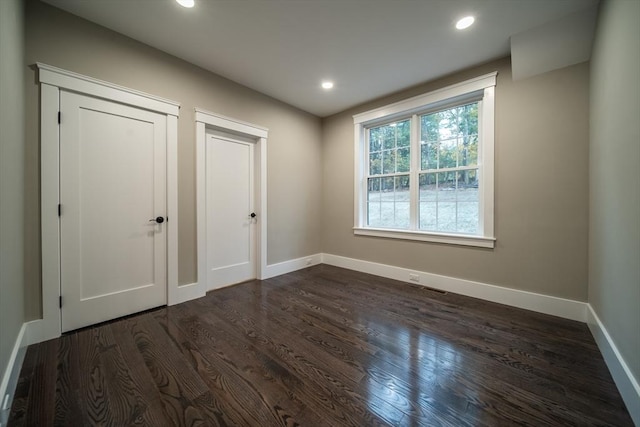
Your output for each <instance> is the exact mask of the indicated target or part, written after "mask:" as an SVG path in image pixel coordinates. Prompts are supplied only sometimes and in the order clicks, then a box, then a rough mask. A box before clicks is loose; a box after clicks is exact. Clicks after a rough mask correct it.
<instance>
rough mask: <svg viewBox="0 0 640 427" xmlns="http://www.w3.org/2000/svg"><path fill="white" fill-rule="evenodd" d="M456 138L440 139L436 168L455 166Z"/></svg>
mask: <svg viewBox="0 0 640 427" xmlns="http://www.w3.org/2000/svg"><path fill="white" fill-rule="evenodd" d="M457 149H458V147H457V138H452V139H445V140H443V141H440V150H439V159H438V169H444V168H455V167H456V166H457V158H458V156H457V154H458V153H457Z"/></svg>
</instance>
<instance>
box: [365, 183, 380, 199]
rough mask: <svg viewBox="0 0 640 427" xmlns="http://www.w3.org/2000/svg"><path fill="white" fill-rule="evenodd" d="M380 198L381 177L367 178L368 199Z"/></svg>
mask: <svg viewBox="0 0 640 427" xmlns="http://www.w3.org/2000/svg"><path fill="white" fill-rule="evenodd" d="M372 200H373V201H379V200H380V178H369V179H368V180H367V201H372Z"/></svg>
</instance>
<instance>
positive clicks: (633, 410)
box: [587, 304, 640, 426]
mask: <svg viewBox="0 0 640 427" xmlns="http://www.w3.org/2000/svg"><path fill="white" fill-rule="evenodd" d="M587 325H589V329H590V330H591V334H592V335H593V338H594V339H595V341H596V343H597V344H598V348H599V349H600V352H601V353H602V357H604V361H605V363H606V364H607V367H608V368H609V372H610V373H611V376H612V377H613V381H615V383H616V386H617V387H618V391H620V395H621V396H622V400H624V403H625V405H627V410H628V411H629V415H631V419H632V420H633V422H634V423H635V424H636V425H637V426H640V385H639V384H638V380H637V379H636V378H634V376H633V374H632V373H631V370H630V369H629V366H628V365H627V363H626V362H625V360H624V358H623V357H622V355H621V354H620V352H619V351H618V347H616V345H615V343H614V342H613V340H612V339H611V335H609V332H607V329H606V328H605V327H604V325H603V324H602V322H601V321H600V318H599V317H598V315H597V314H596V312H595V311H594V310H593V307H591V304H588V308H587Z"/></svg>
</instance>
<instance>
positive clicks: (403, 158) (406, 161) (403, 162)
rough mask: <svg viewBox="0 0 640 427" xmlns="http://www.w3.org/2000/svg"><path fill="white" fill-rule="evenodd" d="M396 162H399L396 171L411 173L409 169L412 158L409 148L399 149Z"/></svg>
mask: <svg viewBox="0 0 640 427" xmlns="http://www.w3.org/2000/svg"><path fill="white" fill-rule="evenodd" d="M396 161H397V162H398V163H397V165H396V168H397V169H396V170H397V171H398V172H409V167H410V166H411V158H410V157H409V147H406V148H398V151H397V154H396Z"/></svg>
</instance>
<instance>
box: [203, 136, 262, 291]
mask: <svg viewBox="0 0 640 427" xmlns="http://www.w3.org/2000/svg"><path fill="white" fill-rule="evenodd" d="M206 144H207V146H206V156H207V160H206V161H207V165H206V167H207V169H206V180H207V181H206V198H207V208H206V209H207V247H208V248H209V250H208V251H207V257H208V259H207V289H216V288H219V287H222V286H226V285H231V284H234V283H240V282H244V281H247V280H251V279H255V278H256V265H255V252H256V250H255V241H256V239H255V228H256V227H255V224H256V222H257V221H258V218H257V216H256V214H255V212H254V188H253V187H254V177H253V170H254V164H253V163H254V156H253V150H254V145H255V144H254V143H253V142H250V141H248V142H247V141H241V140H238V139H236V138H224V137H219V136H213V135H209V136H207V142H206ZM252 214H253V216H252Z"/></svg>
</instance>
